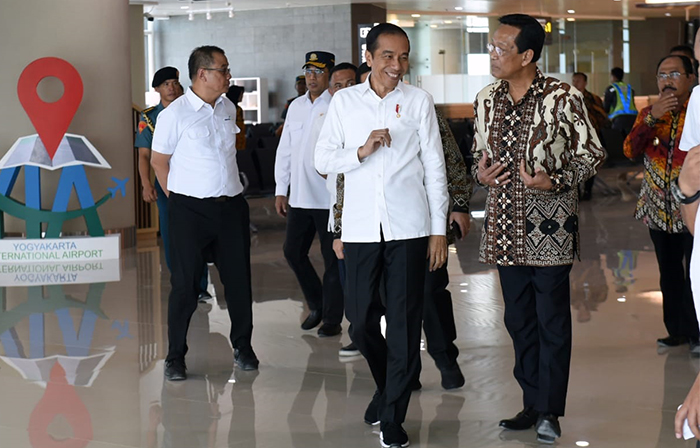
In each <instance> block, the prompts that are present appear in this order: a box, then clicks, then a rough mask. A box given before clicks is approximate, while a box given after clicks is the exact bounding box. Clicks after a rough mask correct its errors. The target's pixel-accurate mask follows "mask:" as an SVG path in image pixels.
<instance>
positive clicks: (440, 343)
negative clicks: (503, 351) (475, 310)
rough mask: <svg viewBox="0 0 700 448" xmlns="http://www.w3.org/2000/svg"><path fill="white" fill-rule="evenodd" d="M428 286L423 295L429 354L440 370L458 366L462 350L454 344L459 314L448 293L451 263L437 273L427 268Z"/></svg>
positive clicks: (424, 328)
mask: <svg viewBox="0 0 700 448" xmlns="http://www.w3.org/2000/svg"><path fill="white" fill-rule="evenodd" d="M425 271H426V272H425V287H424V292H423V296H424V297H425V303H424V304H423V332H424V333H425V341H426V343H427V345H428V353H429V354H430V356H431V357H432V358H433V360H434V361H435V365H436V366H437V368H438V369H445V368H447V367H450V366H452V365H454V364H455V363H456V362H457V356H459V349H458V348H457V346H456V345H455V344H454V341H455V339H457V328H456V327H455V315H454V311H453V309H452V295H451V294H450V291H448V290H447V285H448V284H449V283H450V277H449V276H448V274H447V263H445V264H444V265H443V266H442V267H441V268H440V269H437V270H435V271H433V272H430V271H429V270H428V265H427V263H426V267H425Z"/></svg>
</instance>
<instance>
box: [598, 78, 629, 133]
mask: <svg viewBox="0 0 700 448" xmlns="http://www.w3.org/2000/svg"><path fill="white" fill-rule="evenodd" d="M624 76H625V72H624V71H623V70H622V69H621V68H620V67H615V68H613V69H612V70H610V81H611V82H612V84H610V86H608V89H607V90H606V91H605V101H604V104H603V107H604V108H605V110H606V112H607V113H608V118H610V120H612V127H613V129H617V130H619V131H621V132H622V133H623V134H624V135H625V136H627V134H629V133H630V130H632V126H634V120H635V118H636V117H637V106H635V105H634V89H632V86H631V85H629V84H626V83H624V82H622V78H623V77H624Z"/></svg>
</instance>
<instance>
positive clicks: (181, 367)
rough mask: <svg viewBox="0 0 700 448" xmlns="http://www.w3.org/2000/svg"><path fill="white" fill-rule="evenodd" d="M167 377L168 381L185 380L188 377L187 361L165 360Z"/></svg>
mask: <svg viewBox="0 0 700 448" xmlns="http://www.w3.org/2000/svg"><path fill="white" fill-rule="evenodd" d="M164 373H165V379H166V380H168V381H183V380H186V379H187V367H185V361H182V360H179V359H174V360H172V361H165V372H164Z"/></svg>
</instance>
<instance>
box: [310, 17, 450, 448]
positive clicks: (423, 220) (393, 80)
mask: <svg viewBox="0 0 700 448" xmlns="http://www.w3.org/2000/svg"><path fill="white" fill-rule="evenodd" d="M409 50H410V44H409V41H408V36H407V35H406V33H405V32H404V31H403V30H402V29H401V28H399V27H398V26H396V25H392V24H389V23H382V24H379V25H377V26H375V27H374V28H372V30H371V31H370V32H369V34H368V35H367V52H366V57H367V64H368V65H369V66H370V67H371V69H372V72H371V74H370V76H369V78H368V80H367V81H365V82H364V83H362V84H359V85H356V86H353V87H348V88H346V89H343V90H341V91H340V92H337V93H336V94H335V95H334V97H333V101H332V102H331V105H330V107H329V109H328V114H327V117H326V121H325V123H324V126H323V129H322V130H321V135H320V137H319V141H318V144H317V146H316V156H315V161H316V168H317V169H318V171H319V172H320V173H323V174H326V173H344V174H345V197H344V209H343V216H342V228H343V233H342V238H341V239H342V241H343V243H344V247H345V261H346V267H347V278H346V281H347V283H346V298H345V299H346V303H345V312H346V316H347V317H348V319H349V320H350V322H351V324H352V329H351V333H352V334H351V337H352V340H353V341H354V342H355V344H356V345H357V347H358V348H359V349H360V352H361V353H362V355H363V356H364V357H365V358H366V359H367V362H368V364H369V367H370V370H371V371H372V376H373V377H374V381H375V384H376V387H377V390H376V392H375V395H374V397H373V398H372V401H371V402H370V404H369V406H368V408H367V410H366V412H365V418H364V419H365V422H366V423H368V424H377V423H381V427H380V439H381V443H382V445H383V446H384V447H405V446H408V443H409V442H408V435H407V434H406V432H405V431H404V429H403V427H402V423H403V422H404V420H405V418H406V411H407V409H408V402H409V399H410V395H411V384H412V383H413V380H414V379H415V378H417V377H418V374H419V372H420V335H421V318H422V307H423V285H424V280H425V266H426V262H428V263H429V264H430V269H431V270H435V269H436V268H438V267H439V266H442V264H444V263H445V260H446V259H447V240H446V237H445V233H446V228H447V223H446V220H447V207H448V193H447V181H446V174H445V160H444V155H443V150H442V145H441V139H440V132H439V128H438V124H437V118H436V115H435V109H434V104H433V100H432V97H431V96H430V95H429V94H428V93H426V92H425V91H423V90H421V89H418V88H416V87H413V86H410V85H406V84H403V82H402V79H403V76H404V74H405V73H406V71H407V70H408V65H409V62H408V55H409ZM426 258H428V261H426ZM382 277H383V278H384V281H385V284H386V303H384V304H383V303H381V301H380V298H379V285H380V280H381V278H382ZM384 312H386V321H387V330H386V335H387V336H386V340H385V339H384V337H383V336H382V334H381V331H380V325H379V321H380V318H381V315H382V314H383V313H384Z"/></svg>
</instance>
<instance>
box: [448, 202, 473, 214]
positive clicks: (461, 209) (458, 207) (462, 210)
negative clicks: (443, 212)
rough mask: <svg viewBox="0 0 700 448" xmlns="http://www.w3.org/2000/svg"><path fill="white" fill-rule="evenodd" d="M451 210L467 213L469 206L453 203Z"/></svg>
mask: <svg viewBox="0 0 700 448" xmlns="http://www.w3.org/2000/svg"><path fill="white" fill-rule="evenodd" d="M452 211H453V212H457V213H469V206H466V207H462V206H459V205H457V204H455V205H453V206H452Z"/></svg>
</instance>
